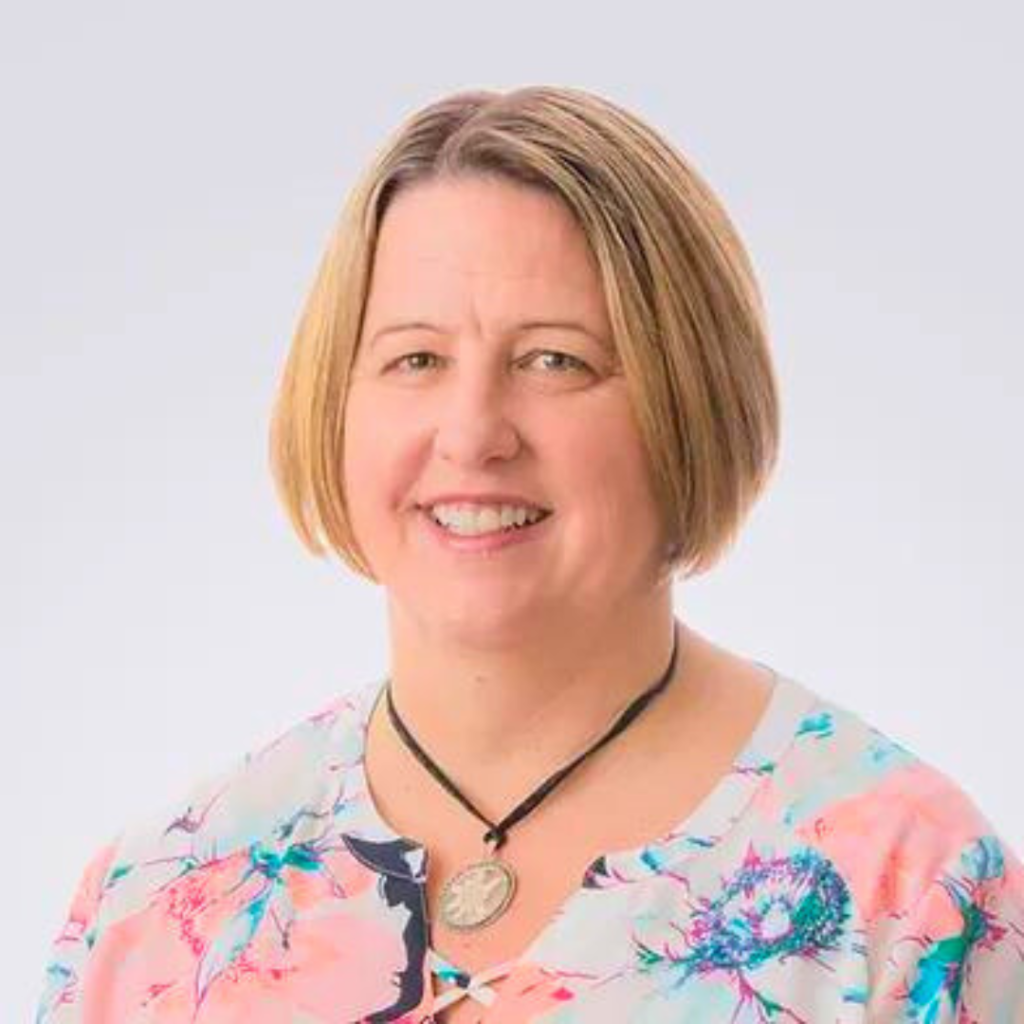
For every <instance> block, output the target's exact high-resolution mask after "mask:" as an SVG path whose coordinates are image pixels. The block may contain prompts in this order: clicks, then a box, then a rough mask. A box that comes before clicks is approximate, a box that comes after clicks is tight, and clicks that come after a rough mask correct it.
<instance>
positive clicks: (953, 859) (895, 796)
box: [760, 684, 1024, 927]
mask: <svg viewBox="0 0 1024 1024" xmlns="http://www.w3.org/2000/svg"><path fill="white" fill-rule="evenodd" d="M799 685H801V684H798V686H799ZM803 689H804V690H805V691H806V692H808V693H810V694H812V696H813V697H814V698H815V699H814V700H813V702H812V703H811V704H810V705H809V706H808V707H807V709H806V712H805V713H804V714H803V716H802V718H801V719H800V721H799V722H798V724H797V727H796V729H795V733H794V737H793V741H792V743H791V746H790V747H789V749H788V750H787V752H786V754H785V756H783V757H782V758H780V759H779V761H778V763H777V764H776V765H775V768H774V773H773V777H772V779H771V784H770V785H769V786H767V787H766V788H765V790H764V792H763V794H762V800H761V801H760V804H761V809H762V811H764V812H765V813H766V814H767V815H768V817H769V818H771V819H772V820H773V821H774V822H775V823H776V824H777V825H780V826H781V827H782V828H783V829H785V830H786V831H789V832H792V833H795V837H796V838H797V839H798V841H799V842H801V843H803V844H806V845H808V846H812V847H814V848H815V849H817V850H818V851H819V852H820V853H822V854H824V855H826V856H827V857H828V859H829V860H830V861H831V862H832V863H833V864H834V865H835V866H836V867H837V868H838V870H839V871H840V873H841V874H842V876H843V877H844V879H845V881H846V883H847V885H848V886H849V887H850V889H851V891H852V895H853V897H854V899H855V901H856V903H857V906H858V909H859V912H860V916H861V918H862V920H863V921H864V922H865V924H866V925H867V926H869V927H870V925H871V923H872V922H874V921H882V920H886V919H888V918H890V917H891V916H892V915H902V914H905V913H907V912H908V910H909V909H910V908H911V907H914V906H917V905H919V904H920V902H921V901H922V900H925V899H928V898H930V894H931V893H934V891H935V890H936V887H938V888H940V889H945V890H950V887H952V888H953V889H955V888H956V887H957V886H960V887H961V888H963V887H964V886H975V887H976V886H978V885H981V884H982V883H984V885H985V886H987V887H988V888H989V889H991V890H995V889H999V890H1001V892H1003V893H1004V894H1007V895H1011V896H1012V899H1013V900H1014V901H1019V902H1020V904H1021V905H1024V870H1022V868H1021V865H1020V862H1019V860H1018V857H1017V855H1016V854H1015V853H1014V851H1012V850H1011V849H1010V848H1009V846H1008V845H1007V844H1006V842H1005V841H1004V840H1003V838H1002V837H1001V835H1000V834H999V832H998V830H997V828H996V827H995V825H994V824H993V823H992V822H991V821H990V820H989V819H988V817H987V816H986V814H985V813H984V811H983V810H982V809H981V808H980V807H979V805H978V804H977V803H976V802H975V800H974V799H973V798H972V797H971V795H970V794H969V793H967V792H966V790H965V789H964V788H963V787H962V786H961V785H960V784H959V783H958V782H957V781H955V780H954V779H952V778H951V777H950V776H949V775H947V774H946V773H945V772H944V771H943V770H941V769H940V768H938V767H937V766H935V765H933V764H931V763H929V762H928V761H927V760H925V759H923V758H922V757H920V756H919V755H917V754H916V753H914V752H913V751H911V750H910V749H908V748H907V747H906V746H904V745H903V744H902V743H901V742H899V741H898V740H896V739H894V738H892V737H891V736H889V735H887V734H886V733H884V732H883V731H882V730H880V729H879V728H877V727H876V726H874V725H873V724H871V723H870V722H869V721H868V720H866V719H865V718H864V717H862V716H861V715H860V714H858V713H856V712H854V711H851V710H849V709H848V708H846V707H844V706H842V705H841V704H839V703H837V702H835V701H832V700H829V699H826V698H824V697H822V696H820V695H819V694H816V693H814V691H809V690H807V688H806V687H804V688H803Z"/></svg>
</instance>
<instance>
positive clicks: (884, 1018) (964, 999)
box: [868, 835, 1024, 1024]
mask: <svg viewBox="0 0 1024 1024" xmlns="http://www.w3.org/2000/svg"><path fill="white" fill-rule="evenodd" d="M876 972H877V973H876V977H875V979H874V981H873V984H872V988H871V997H870V1001H869V1005H868V1020H869V1021H871V1022H872V1024H897V1022H911V1021H929V1022H931V1024H955V1022H963V1021H970V1022H986V1024H988V1022H991V1024H996V1022H1005V1024H1024V866H1022V865H1021V862H1020V860H1019V859H1018V858H1017V857H1016V856H1015V855H1014V853H1013V851H1012V850H1010V848H1009V847H1008V846H1006V844H1005V843H1003V842H1002V841H1001V840H1000V839H999V838H998V837H996V836H994V835H987V836H983V837H981V838H980V839H975V840H973V841H972V842H970V843H969V844H967V845H966V846H965V847H963V848H962V849H960V850H958V851H957V853H956V855H955V856H954V857H952V858H951V859H950V860H949V861H948V862H947V863H946V865H945V866H944V868H943V870H942V871H941V872H940V874H939V876H938V877H937V878H936V879H934V880H933V881H932V882H931V884H929V885H928V886H927V887H926V888H925V890H924V891H923V893H922V894H921V896H920V897H919V898H918V900H917V901H916V902H915V903H914V905H913V906H912V907H911V909H910V910H909V911H908V912H907V913H905V914H903V915H902V916H901V917H900V918H899V920H898V921H897V922H896V924H895V927H894V929H893V930H892V931H890V932H889V933H888V935H887V941H886V945H885V948H884V949H881V950H879V955H878V958H877V961H876Z"/></svg>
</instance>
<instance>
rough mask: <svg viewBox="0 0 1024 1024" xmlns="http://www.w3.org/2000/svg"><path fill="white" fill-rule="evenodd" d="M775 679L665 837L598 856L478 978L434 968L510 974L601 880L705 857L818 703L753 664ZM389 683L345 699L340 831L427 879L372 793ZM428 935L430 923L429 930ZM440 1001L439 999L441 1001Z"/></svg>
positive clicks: (534, 956) (395, 869) (409, 842)
mask: <svg viewBox="0 0 1024 1024" xmlns="http://www.w3.org/2000/svg"><path fill="white" fill-rule="evenodd" d="M754 664H757V665H760V666H761V667H762V668H766V669H768V671H769V672H771V674H772V692H771V695H770V696H769V699H768V702H767V704H766V706H765V708H764V710H763V711H762V713H761V717H760V718H759V719H758V721H757V724H756V725H755V726H754V728H753V730H752V731H751V732H750V734H749V735H748V737H747V739H746V741H745V743H744V744H743V746H742V747H741V749H740V751H739V752H738V753H737V755H736V756H735V757H734V758H733V760H732V764H731V766H730V767H729V769H727V770H726V771H725V772H724V773H723V774H722V775H721V776H720V778H719V779H718V781H717V782H716V783H715V784H714V786H712V788H711V790H710V791H709V792H708V793H707V794H706V795H705V796H704V798H703V799H702V800H701V801H700V802H699V803H698V804H697V806H696V807H694V808H692V809H691V810H690V812H689V813H688V814H687V815H685V817H684V818H683V819H682V820H680V821H679V822H677V823H676V824H675V825H674V826H672V828H670V829H669V830H668V832H666V833H663V834H662V835H660V836H657V837H655V838H653V839H652V840H650V841H649V842H647V843H645V844H643V845H641V846H637V847H632V848H628V849H620V850H611V851H608V852H606V853H604V854H602V855H601V856H599V857H597V858H595V859H594V860H593V861H592V862H591V863H590V865H589V866H588V867H587V869H586V870H585V872H584V874H583V876H582V878H581V879H580V883H579V885H578V886H577V888H576V889H574V890H573V892H572V893H570V894H569V896H568V897H567V898H566V900H565V902H564V903H562V904H561V905H560V906H559V907H558V908H557V909H556V910H555V911H554V913H553V914H552V915H551V916H550V917H549V918H548V921H547V922H546V923H545V925H544V926H543V927H542V928H541V930H540V931H539V932H538V933H537V935H535V936H534V938H533V940H532V941H531V942H530V943H529V944H528V945H527V947H526V948H525V949H524V950H523V951H522V953H520V954H519V956H517V957H514V958H513V959H512V960H509V961H506V962H504V963H503V964H501V965H498V966H496V967H491V968H489V969H488V971H484V972H477V975H476V976H475V977H474V976H473V975H472V974H471V973H470V972H468V971H463V970H462V969H461V968H459V967H458V965H456V964H452V963H451V962H450V961H448V960H446V959H445V958H444V957H442V956H441V955H440V954H439V953H437V952H436V951H435V950H433V948H432V947H431V948H428V956H430V957H431V963H432V965H434V967H435V968H436V969H437V970H435V973H439V974H440V973H441V971H448V972H452V971H454V972H457V973H459V974H461V975H463V976H464V979H468V982H469V984H475V983H476V981H477V980H482V979H481V975H482V974H488V975H490V972H494V971H497V970H499V968H501V973H502V974H505V973H507V972H508V970H510V969H511V968H513V967H514V966H515V965H517V964H518V963H520V962H538V961H540V960H542V959H543V950H544V947H545V945H546V944H547V943H548V942H549V941H551V940H553V938H554V937H555V931H556V930H555V929H554V924H555V922H556V921H557V920H558V919H560V918H561V917H563V915H565V914H566V912H567V911H568V910H569V908H570V907H571V906H573V905H575V903H576V902H577V901H579V900H584V899H587V898H588V897H592V896H593V895H594V894H595V893H600V890H601V888H602V879H609V880H613V879H630V880H633V881H641V880H642V879H644V878H646V877H654V876H656V875H659V874H664V873H666V872H668V871H678V870H679V868H680V867H681V866H682V865H683V863H684V862H686V861H688V860H689V859H691V858H692V857H694V856H696V855H698V854H706V853H708V852H710V851H711V850H713V849H714V848H715V846H717V845H718V843H719V842H721V840H722V839H723V838H724V837H725V836H726V835H727V834H728V833H729V831H730V830H731V829H732V828H733V827H734V826H735V825H736V824H737V822H738V821H739V820H740V819H741V818H742V816H743V815H744V813H745V811H746V809H747V807H748V806H749V805H750V803H751V802H752V800H753V798H754V796H755V795H756V793H757V792H758V790H759V789H760V788H761V786H763V785H765V784H766V783H767V782H768V780H769V779H770V777H771V775H772V774H773V772H774V769H775V765H776V764H777V762H778V761H779V760H780V759H781V758H782V756H783V755H784V754H785V752H786V750H787V749H788V748H789V746H790V745H791V743H792V742H793V741H794V740H795V739H796V736H797V735H798V731H799V726H800V723H801V722H802V721H803V719H804V718H805V717H806V716H807V715H808V714H809V713H810V711H811V709H812V708H813V706H814V704H815V703H816V702H817V700H818V697H817V695H816V694H815V693H814V692H813V691H811V690H810V689H808V688H807V687H805V686H804V685H803V684H802V683H800V682H799V681H798V680H796V679H794V678H792V677H789V676H786V675H783V674H782V673H780V672H778V671H776V670H775V669H774V668H772V667H771V666H770V665H767V664H764V663H763V662H754ZM386 683H387V678H386V677H384V678H381V679H375V680H373V681H372V682H371V683H369V684H367V685H366V686H364V687H362V688H361V689H359V690H357V691H356V692H355V693H353V694H351V695H350V697H349V698H348V699H349V701H350V707H351V709H352V712H353V715H354V719H355V721H354V724H355V725H356V726H357V728H356V730H355V731H356V734H357V735H355V736H353V737H352V738H351V740H350V742H351V743H352V746H351V747H349V750H348V754H349V757H348V758H346V760H347V761H348V764H349V773H350V774H349V778H348V781H347V783H346V786H345V789H346V801H345V803H346V809H345V815H344V819H345V820H344V828H343V832H344V833H345V834H347V835H352V836H356V837H358V838H360V839H364V840H369V841H372V842H380V843H389V844H397V845H398V847H399V848H400V849H401V850H402V856H401V857H400V858H392V859H390V860H389V862H387V863H383V864H376V865H375V866H376V867H377V868H378V869H379V870H383V871H385V872H387V873H393V874H397V875H402V876H403V877H407V878H410V879H411V880H414V881H420V882H422V881H424V880H425V878H426V870H427V853H426V849H425V847H424V846H423V845H422V844H420V843H418V842H417V841H415V840H413V839H410V838H409V837H407V836H403V835H400V834H399V833H398V832H397V831H396V830H395V829H393V828H392V827H391V826H390V825H389V824H388V822H387V821H386V819H385V818H384V816H383V815H382V814H381V813H380V812H379V810H378V809H377V807H376V804H375V802H374V799H373V794H372V793H371V791H370V787H369V783H368V780H367V777H366V771H365V761H364V754H365V745H366V733H367V729H368V726H369V720H370V715H371V714H372V712H373V708H374V705H375V703H376V701H377V698H378V697H379V696H380V695H381V693H382V691H383V688H384V686H385V685H386ZM428 935H429V926H428ZM438 998H439V997H438Z"/></svg>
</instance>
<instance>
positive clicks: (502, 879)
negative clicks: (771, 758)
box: [385, 624, 679, 931]
mask: <svg viewBox="0 0 1024 1024" xmlns="http://www.w3.org/2000/svg"><path fill="white" fill-rule="evenodd" d="M678 648H679V629H678V625H677V624H676V625H674V626H673V630H672V656H671V657H670V658H669V663H668V667H667V668H666V669H665V671H664V672H663V673H662V675H661V676H660V678H659V679H658V680H657V681H656V682H654V683H653V684H652V685H651V686H650V687H648V688H647V689H646V690H645V691H644V692H643V693H641V694H640V695H639V696H638V697H636V698H634V699H633V700H632V701H631V702H630V704H629V705H628V706H627V707H626V709H625V710H624V711H623V712H622V713H621V714H620V715H619V717H618V718H617V719H616V720H615V721H614V722H613V723H612V726H611V728H609V729H608V731H607V732H606V733H605V734H604V735H603V736H601V737H600V738H599V739H598V740H597V741H596V742H595V743H594V744H592V745H591V746H590V747H588V748H587V749H586V750H584V751H583V753H582V754H579V755H578V756H577V757H575V758H574V759H573V760H572V761H570V762H569V763H568V764H566V765H564V766H563V767H562V768H559V769H558V771H556V772H555V773H554V774H553V775H551V776H549V777H548V778H547V779H545V780H544V781H543V782H542V783H541V784H540V785H539V786H538V787H537V788H536V789H535V790H534V791H533V792H532V793H531V794H530V795H529V796H527V797H526V799H524V800H523V801H521V802H520V803H519V804H518V805H517V806H515V807H514V808H513V809H512V810H511V811H509V813H508V814H506V815H505V817H504V818H502V820H501V821H500V822H497V823H495V822H493V821H491V820H490V818H488V817H487V816H486V815H485V814H483V813H482V812H481V811H480V810H479V809H478V808H477V807H475V806H474V805H473V803H472V801H470V800H469V798H468V797H466V796H465V795H464V794H463V793H462V792H460V790H459V788H458V786H456V785H455V783H454V782H452V780H451V779H450V778H449V777H448V776H447V775H446V774H445V773H444V771H442V769H441V768H440V767H439V766H438V764H437V762H436V761H434V759H433V758H432V757H431V756H430V755H429V754H428V753H427V752H426V751H425V750H424V749H423V747H421V746H420V744H419V743H418V742H417V740H416V738H415V737H414V736H413V734H412V733H411V732H410V731H409V729H408V727H407V726H406V724H405V723H404V722H403V721H402V719H401V717H400V716H399V714H398V710H397V708H396V707H395V703H394V700H393V698H392V695H391V680H390V679H389V680H388V682H387V686H386V688H385V695H386V698H387V710H388V717H389V718H390V720H391V724H392V726H393V727H394V729H395V732H397V733H398V736H399V738H400V739H401V740H402V742H403V743H404V744H405V746H406V747H407V748H408V749H409V751H410V752H411V753H412V755H413V756H414V757H415V758H416V760H417V761H419V763H420V764H421V765H423V767H424V768H425V769H426V770H427V771H428V772H430V774H431V775H432V776H433V777H434V778H435V779H436V780H437V781H438V782H439V783H440V784H441V786H443V787H444V789H445V790H446V791H447V792H448V793H450V794H451V795H452V796H453V797H454V798H455V799H456V800H458V802H459V803H460V804H462V806H463V807H465V808H466V810H467V811H469V812H470V814H472V815H473V816H474V817H476V818H478V819H479V820H480V821H482V822H483V823H484V824H485V825H486V826H487V831H486V832H485V833H484V836H483V841H484V843H485V844H487V843H493V844H494V848H493V850H492V851H491V853H490V855H489V856H487V857H486V858H485V859H484V860H480V861H475V862H473V863H471V864H467V865H466V866H465V867H463V868H461V869H460V870H459V871H457V872H456V873H455V874H454V875H453V876H452V877H451V878H449V879H448V881H447V882H446V883H445V885H444V887H443V889H442V891H441V898H440V913H441V919H442V921H444V923H445V925H447V926H448V927H449V928H453V929H455V930H458V931H473V930H476V929H478V928H483V927H485V926H486V925H489V924H491V923H492V922H493V921H496V920H497V919H498V918H499V917H500V916H501V915H502V914H503V913H504V912H505V911H506V910H507V909H508V906H509V904H510V903H511V902H512V897H513V896H514V895H515V891H516V875H515V872H514V871H513V870H512V868H511V867H510V866H509V865H508V864H506V863H505V862H504V861H502V860H500V859H499V858H498V851H499V850H500V849H501V848H502V846H504V845H505V842H506V841H507V839H508V833H509V831H510V830H511V828H512V827H513V826H514V825H516V824H518V823H519V822H520V821H522V819H523V818H525V817H526V815H528V814H529V813H530V812H531V811H532V810H534V809H535V808H536V807H537V806H538V805H539V804H540V802H541V801H542V800H543V799H544V798H545V797H546V796H548V794H549V793H551V791H552V790H553V789H554V788H555V787H556V786H558V785H559V784H560V783H561V782H563V781H564V780H565V779H566V778H567V777H568V776H569V775H570V774H571V773H572V772H573V771H575V770H576V769H577V768H578V767H579V766H580V765H581V764H582V763H583V762H584V761H585V760H586V759H587V758H588V757H590V756H591V755H592V754H595V753H597V751H598V750H600V749H601V748H602V747H603V746H604V745H605V744H606V743H609V742H610V741H611V740H612V739H613V738H614V737H616V736H617V735H618V734H619V733H620V732H622V731H623V730H624V729H625V728H626V727H627V726H628V725H630V723H631V722H632V721H633V720H634V719H635V718H636V717H637V716H638V715H639V714H640V712H641V711H643V710H644V708H646V707H647V705H648V704H650V703H651V701H652V700H654V698H655V697H657V696H658V694H660V693H661V692H662V691H663V690H664V689H665V688H666V687H667V686H668V683H669V680H670V679H671V678H672V674H673V671H674V670H675V666H676V653H677V651H678Z"/></svg>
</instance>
